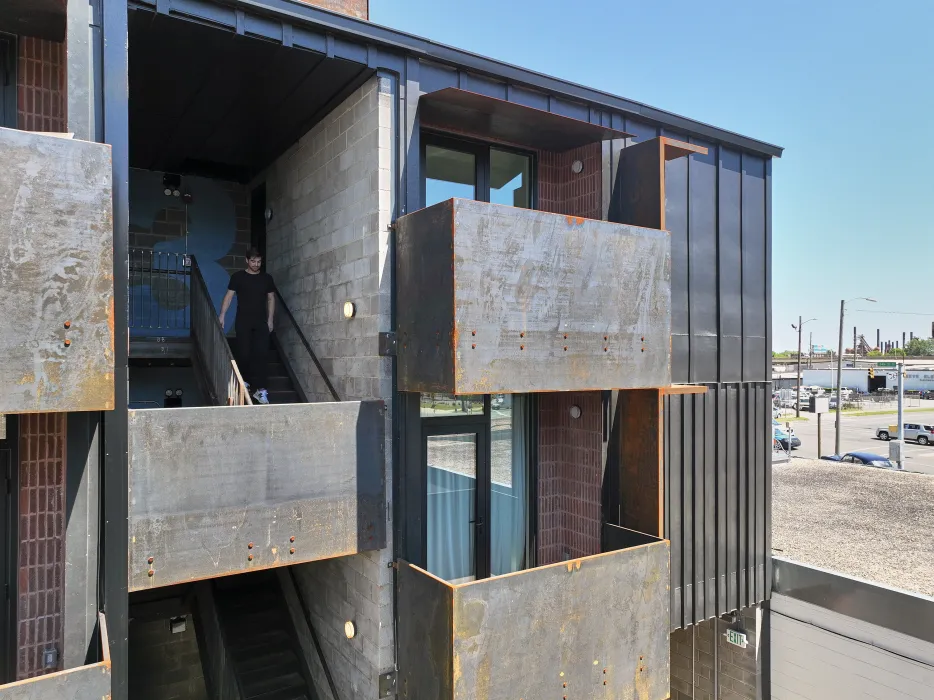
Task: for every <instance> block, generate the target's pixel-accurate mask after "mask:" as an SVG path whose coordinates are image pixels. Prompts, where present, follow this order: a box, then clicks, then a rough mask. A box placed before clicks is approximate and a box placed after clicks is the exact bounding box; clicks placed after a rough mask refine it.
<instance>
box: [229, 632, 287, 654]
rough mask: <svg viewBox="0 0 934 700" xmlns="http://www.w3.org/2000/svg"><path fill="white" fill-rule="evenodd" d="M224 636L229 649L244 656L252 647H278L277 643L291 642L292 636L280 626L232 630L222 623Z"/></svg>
mask: <svg viewBox="0 0 934 700" xmlns="http://www.w3.org/2000/svg"><path fill="white" fill-rule="evenodd" d="M224 636H225V638H226V639H227V645H228V646H229V647H230V650H231V651H232V652H233V653H234V654H236V655H238V656H241V657H242V656H244V655H245V654H246V652H252V651H253V650H254V649H263V648H268V649H269V650H270V651H272V650H273V649H274V648H278V646H277V645H285V646H286V647H287V646H288V645H289V644H290V643H291V641H292V637H291V636H290V635H289V633H288V632H287V631H285V630H283V629H282V628H281V627H273V628H270V629H266V630H253V631H249V630H240V631H234V630H231V629H229V628H228V627H227V625H224Z"/></svg>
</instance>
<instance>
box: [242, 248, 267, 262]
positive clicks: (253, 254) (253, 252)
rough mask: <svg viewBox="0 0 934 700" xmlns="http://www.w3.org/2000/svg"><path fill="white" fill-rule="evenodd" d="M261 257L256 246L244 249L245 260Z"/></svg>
mask: <svg viewBox="0 0 934 700" xmlns="http://www.w3.org/2000/svg"><path fill="white" fill-rule="evenodd" d="M261 257H263V254H262V253H260V252H259V251H258V250H257V249H256V248H247V249H246V259H247V260H249V259H250V258H261Z"/></svg>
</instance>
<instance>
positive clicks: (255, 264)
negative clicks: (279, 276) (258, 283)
mask: <svg viewBox="0 0 934 700" xmlns="http://www.w3.org/2000/svg"><path fill="white" fill-rule="evenodd" d="M262 265H263V259H262V258H247V261H246V266H247V269H248V270H249V271H250V272H259V269H260V267H262Z"/></svg>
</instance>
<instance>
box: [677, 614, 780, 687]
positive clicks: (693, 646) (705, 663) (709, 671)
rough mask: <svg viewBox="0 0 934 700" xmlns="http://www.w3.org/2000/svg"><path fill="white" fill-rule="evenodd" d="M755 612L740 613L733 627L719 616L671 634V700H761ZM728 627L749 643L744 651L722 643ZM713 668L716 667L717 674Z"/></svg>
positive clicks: (724, 618)
mask: <svg viewBox="0 0 934 700" xmlns="http://www.w3.org/2000/svg"><path fill="white" fill-rule="evenodd" d="M758 612H759V611H758V610H757V608H746V609H745V610H742V611H740V612H739V613H737V618H738V622H737V624H735V625H734V624H732V622H731V620H730V619H729V618H728V617H723V618H720V619H719V620H707V621H705V622H702V623H701V624H699V625H693V626H691V627H688V628H687V629H680V630H677V631H675V632H673V633H672V634H671V700H759V699H760V698H762V685H761V668H760V665H759V658H760V655H759V653H758V651H759V640H758V629H759V628H758V626H757V613H758ZM731 628H734V629H740V630H742V631H743V632H745V633H746V636H747V638H748V640H749V644H748V646H747V647H746V648H745V649H741V648H740V647H737V646H734V645H732V644H730V643H728V642H727V641H726V637H725V634H726V631H727V630H728V629H731ZM715 644H716V645H717V646H716V653H715V650H714V645H715ZM715 665H716V666H717V667H718V668H719V672H718V673H717V674H715V673H714V667H715ZM715 678H716V681H717V683H716V684H717V687H714V679H715Z"/></svg>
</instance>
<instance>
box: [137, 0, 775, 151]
mask: <svg viewBox="0 0 934 700" xmlns="http://www.w3.org/2000/svg"><path fill="white" fill-rule="evenodd" d="M132 1H133V2H135V4H137V5H147V6H149V7H151V8H152V9H156V10H157V11H169V10H170V8H171V5H172V4H173V0H132ZM176 1H177V0H176ZM179 4H182V3H181V2H180V3H179ZM225 4H226V5H228V6H233V7H235V8H239V9H241V10H242V9H246V8H249V9H251V10H253V11H256V12H259V13H263V14H270V13H271V14H274V15H277V16H279V17H288V18H290V19H292V20H293V21H294V20H297V21H300V22H304V23H310V24H314V25H317V26H320V27H323V28H325V29H326V30H327V31H330V32H334V33H337V34H343V35H345V36H351V37H356V38H358V39H361V40H364V41H366V42H368V43H376V44H379V45H382V46H386V47H391V48H394V49H397V50H400V51H405V52H408V53H412V54H415V55H418V56H421V57H424V58H427V59H430V60H433V61H438V62H442V63H447V64H451V65H454V66H459V67H463V68H467V69H469V70H472V71H476V72H478V73H483V74H485V75H487V76H490V77H493V78H497V79H500V80H504V81H509V82H512V83H517V84H520V85H523V86H525V87H529V88H533V89H537V90H539V91H547V92H551V93H557V94H561V95H564V96H567V97H569V98H572V99H576V100H580V101H584V102H588V103H590V104H593V105H597V106H601V107H605V108H609V109H613V110H617V111H620V112H624V113H627V114H631V115H634V116H638V117H641V118H643V119H647V120H649V121H653V122H657V123H659V124H662V125H664V126H668V127H671V128H673V129H680V130H683V131H688V132H691V133H692V134H695V135H697V136H701V137H705V138H709V139H712V140H714V141H718V142H722V143H725V144H729V145H732V146H736V147H738V148H741V149H744V150H747V151H752V152H755V153H759V154H762V155H766V156H769V157H776V158H780V157H781V156H782V153H783V151H784V148H783V147H782V146H776V145H774V144H771V143H767V142H765V141H760V140H758V139H754V138H751V137H749V136H744V135H742V134H738V133H736V132H733V131H729V130H727V129H721V128H719V127H716V126H713V125H711V124H706V123H704V122H700V121H696V120H694V119H690V118H688V117H684V116H682V115H679V114H675V113H674V112H668V111H666V110H663V109H658V108H656V107H652V106H650V105H646V104H643V103H641V102H636V101H634V100H629V99H627V98H625V97H620V96H618V95H613V94H611V93H608V92H604V91H602V90H598V89H595V88H590V87H587V86H585V85H580V84H578V83H574V82H572V81H569V80H564V79H561V78H556V77H554V76H550V75H546V74H545V73H539V72H537V71H534V70H531V69H528V68H522V67H520V66H515V65H512V64H510V63H506V62H504V61H500V60H497V59H494V58H489V57H487V56H481V55H479V54H475V53H472V52H470V51H466V50H463V49H458V48H454V47H451V46H447V45H445V44H441V43H438V42H435V41H432V40H431V39H426V38H424V37H420V36H417V35H415V34H409V33H407V32H404V31H401V30H398V29H391V28H389V27H384V26H382V25H379V24H375V23H373V22H370V21H368V20H362V19H357V18H355V17H351V16H349V15H344V14H340V13H337V12H332V11H330V10H325V9H323V8H320V7H316V6H314V5H309V4H307V3H305V2H302V1H301V0H227V2H225Z"/></svg>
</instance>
